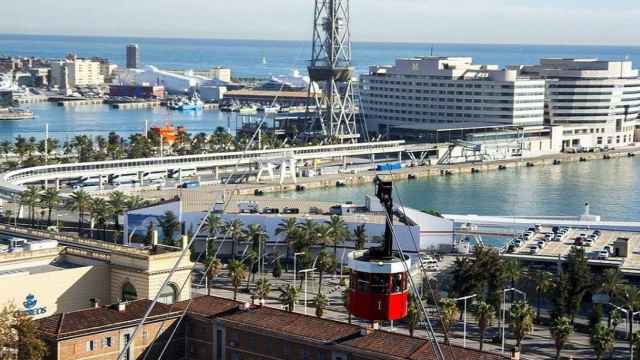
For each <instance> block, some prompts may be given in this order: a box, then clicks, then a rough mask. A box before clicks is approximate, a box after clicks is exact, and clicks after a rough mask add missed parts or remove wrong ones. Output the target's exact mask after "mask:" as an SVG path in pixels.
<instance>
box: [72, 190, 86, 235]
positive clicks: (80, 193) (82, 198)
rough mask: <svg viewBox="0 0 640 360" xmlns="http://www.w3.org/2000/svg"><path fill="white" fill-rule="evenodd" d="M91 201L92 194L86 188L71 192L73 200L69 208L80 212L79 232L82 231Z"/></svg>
mask: <svg viewBox="0 0 640 360" xmlns="http://www.w3.org/2000/svg"><path fill="white" fill-rule="evenodd" d="M90 202H91V195H89V193H88V192H86V191H84V190H76V191H74V192H72V193H71V202H69V205H68V208H69V210H71V211H77V212H78V234H80V233H81V232H82V224H83V222H84V215H85V211H86V209H87V208H88V207H89V205H90Z"/></svg>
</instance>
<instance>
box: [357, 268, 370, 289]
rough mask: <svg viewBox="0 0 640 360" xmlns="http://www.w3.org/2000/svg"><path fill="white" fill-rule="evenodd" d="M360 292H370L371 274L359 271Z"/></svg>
mask: <svg viewBox="0 0 640 360" xmlns="http://www.w3.org/2000/svg"><path fill="white" fill-rule="evenodd" d="M358 292H361V293H368V292H369V274H367V273H358Z"/></svg>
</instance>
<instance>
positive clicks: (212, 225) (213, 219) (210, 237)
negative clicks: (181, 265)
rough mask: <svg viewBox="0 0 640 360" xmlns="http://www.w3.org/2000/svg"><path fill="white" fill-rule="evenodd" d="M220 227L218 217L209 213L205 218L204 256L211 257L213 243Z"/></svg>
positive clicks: (220, 222)
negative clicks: (205, 240)
mask: <svg viewBox="0 0 640 360" xmlns="http://www.w3.org/2000/svg"><path fill="white" fill-rule="evenodd" d="M222 225H223V222H222V219H221V218H220V217H219V216H218V215H216V214H214V213H209V215H208V216H207V246H206V247H205V254H206V256H213V243H214V240H215V239H216V237H217V236H218V233H219V232H220V228H221V227H222Z"/></svg>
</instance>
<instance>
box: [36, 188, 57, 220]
mask: <svg viewBox="0 0 640 360" xmlns="http://www.w3.org/2000/svg"><path fill="white" fill-rule="evenodd" d="M61 200H62V199H61V198H60V190H57V189H55V188H48V189H46V190H45V191H44V192H43V193H42V194H41V195H40V203H41V204H42V205H41V206H42V207H43V208H46V209H47V210H48V215H47V226H51V213H52V212H53V208H55V207H58V206H60V202H61Z"/></svg>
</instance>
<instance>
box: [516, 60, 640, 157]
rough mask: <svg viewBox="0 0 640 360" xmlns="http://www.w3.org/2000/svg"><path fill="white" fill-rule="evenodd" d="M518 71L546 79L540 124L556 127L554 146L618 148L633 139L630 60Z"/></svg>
mask: <svg viewBox="0 0 640 360" xmlns="http://www.w3.org/2000/svg"><path fill="white" fill-rule="evenodd" d="M520 70H521V71H522V73H524V74H527V75H528V76H531V77H536V78H539V79H543V80H545V81H546V84H547V85H546V97H545V98H546V101H545V103H546V104H545V120H546V123H547V124H550V125H553V126H558V127H561V132H560V133H561V134H562V135H561V136H559V137H558V138H557V139H554V142H557V143H558V145H557V147H559V148H561V149H563V150H567V149H569V148H592V147H600V148H604V147H609V148H612V147H619V146H626V145H629V144H631V143H633V142H634V141H635V139H634V130H635V128H636V125H637V124H638V115H639V114H640V77H639V75H638V70H636V69H633V64H632V62H631V61H627V60H624V61H602V60H597V59H542V60H540V64H538V65H533V66H524V67H521V68H520Z"/></svg>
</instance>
